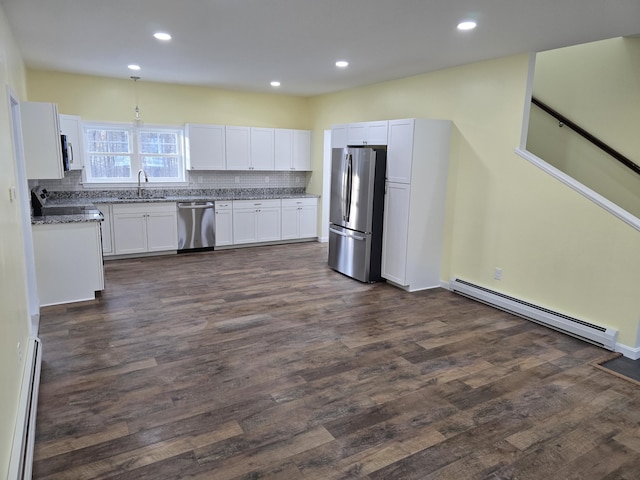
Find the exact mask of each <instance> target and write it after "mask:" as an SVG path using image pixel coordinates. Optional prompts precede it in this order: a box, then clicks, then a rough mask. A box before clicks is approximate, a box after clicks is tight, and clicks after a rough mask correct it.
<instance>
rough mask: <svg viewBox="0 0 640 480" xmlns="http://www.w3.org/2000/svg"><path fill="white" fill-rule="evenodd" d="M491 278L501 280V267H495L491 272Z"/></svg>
mask: <svg viewBox="0 0 640 480" xmlns="http://www.w3.org/2000/svg"><path fill="white" fill-rule="evenodd" d="M493 278H494V279H496V280H502V269H501V268H498V267H496V269H495V271H494V272H493Z"/></svg>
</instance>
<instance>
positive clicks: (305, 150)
mask: <svg viewBox="0 0 640 480" xmlns="http://www.w3.org/2000/svg"><path fill="white" fill-rule="evenodd" d="M291 169H292V170H299V171H311V132H310V131H309V130H294V131H293V161H292V164H291Z"/></svg>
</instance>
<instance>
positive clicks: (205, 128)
mask: <svg viewBox="0 0 640 480" xmlns="http://www.w3.org/2000/svg"><path fill="white" fill-rule="evenodd" d="M185 136H186V147H187V148H186V151H187V165H188V168H189V169H190V170H226V168H227V162H226V158H225V127H224V125H200V124H193V123H190V124H187V125H186V127H185Z"/></svg>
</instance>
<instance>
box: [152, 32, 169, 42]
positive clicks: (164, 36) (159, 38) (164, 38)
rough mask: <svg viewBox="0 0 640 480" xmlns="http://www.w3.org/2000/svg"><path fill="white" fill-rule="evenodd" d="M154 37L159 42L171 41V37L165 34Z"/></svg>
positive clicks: (161, 33) (158, 33)
mask: <svg viewBox="0 0 640 480" xmlns="http://www.w3.org/2000/svg"><path fill="white" fill-rule="evenodd" d="M153 36H154V37H156V39H158V40H164V41H167V40H171V35H169V34H168V33H164V32H157V33H154V34H153Z"/></svg>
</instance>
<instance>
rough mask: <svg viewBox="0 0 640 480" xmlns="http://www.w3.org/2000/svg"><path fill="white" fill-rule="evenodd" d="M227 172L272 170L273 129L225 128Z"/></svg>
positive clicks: (273, 164) (273, 165)
mask: <svg viewBox="0 0 640 480" xmlns="http://www.w3.org/2000/svg"><path fill="white" fill-rule="evenodd" d="M225 131H226V142H227V170H273V169H274V168H275V163H274V162H275V160H274V129H273V128H257V127H236V126H231V125H227V126H226V129H225Z"/></svg>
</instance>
